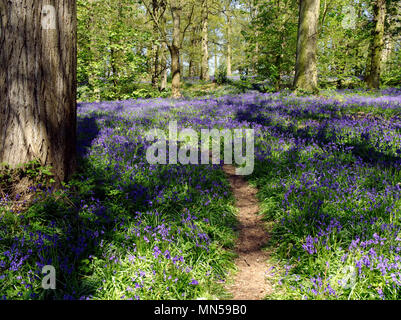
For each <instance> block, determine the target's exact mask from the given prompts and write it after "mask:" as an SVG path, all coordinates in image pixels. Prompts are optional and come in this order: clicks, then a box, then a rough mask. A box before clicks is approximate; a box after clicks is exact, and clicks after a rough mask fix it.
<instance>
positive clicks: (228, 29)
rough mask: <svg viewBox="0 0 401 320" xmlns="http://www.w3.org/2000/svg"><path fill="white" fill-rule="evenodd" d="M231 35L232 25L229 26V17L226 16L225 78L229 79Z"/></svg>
mask: <svg viewBox="0 0 401 320" xmlns="http://www.w3.org/2000/svg"><path fill="white" fill-rule="evenodd" d="M231 35H232V25H231V17H230V16H229V15H228V16H227V76H228V77H231V75H232V71H231V59H232V44H231Z"/></svg>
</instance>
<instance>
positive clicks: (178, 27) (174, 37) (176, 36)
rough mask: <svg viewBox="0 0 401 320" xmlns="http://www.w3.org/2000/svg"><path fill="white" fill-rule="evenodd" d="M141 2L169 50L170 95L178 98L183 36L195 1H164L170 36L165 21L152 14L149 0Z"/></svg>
mask: <svg viewBox="0 0 401 320" xmlns="http://www.w3.org/2000/svg"><path fill="white" fill-rule="evenodd" d="M142 3H143V4H144V5H145V7H146V9H147V10H148V13H149V14H150V18H151V19H152V21H153V22H154V23H155V25H156V26H157V28H158V29H159V32H160V36H161V37H162V41H163V42H164V43H165V44H166V45H167V48H168V50H169V51H170V56H171V77H172V80H171V88H172V97H173V98H180V97H181V89H180V87H181V72H182V67H181V61H180V56H181V49H182V44H183V41H184V38H185V34H186V32H187V30H188V28H189V27H190V25H191V23H192V17H193V14H194V9H195V3H194V2H193V1H192V0H166V2H165V3H166V5H167V7H168V8H169V11H170V13H171V20H172V30H170V34H171V38H170V37H169V36H168V32H167V30H166V28H167V26H166V24H165V23H163V20H162V19H161V17H157V16H155V15H154V14H153V10H152V9H151V3H150V0H142ZM184 11H185V13H186V14H185V18H186V24H185V26H184V27H183V28H182V23H181V21H182V18H183V12H184ZM169 38H170V39H169Z"/></svg>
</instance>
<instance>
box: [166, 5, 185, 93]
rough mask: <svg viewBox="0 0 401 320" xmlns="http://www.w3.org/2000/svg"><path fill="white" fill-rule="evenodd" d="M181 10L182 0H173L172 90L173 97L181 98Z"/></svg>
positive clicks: (170, 48)
mask: <svg viewBox="0 0 401 320" xmlns="http://www.w3.org/2000/svg"><path fill="white" fill-rule="evenodd" d="M181 12H182V7H181V3H180V0H171V15H172V17H173V41H172V44H171V45H170V46H169V50H170V54H171V73H172V81H171V91H172V97H173V98H181V91H180V87H181V66H180V46H181V43H180V35H181Z"/></svg>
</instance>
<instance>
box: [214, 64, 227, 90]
mask: <svg viewBox="0 0 401 320" xmlns="http://www.w3.org/2000/svg"><path fill="white" fill-rule="evenodd" d="M228 81H229V80H228V78H227V66H226V65H225V64H221V65H219V68H218V71H217V75H216V83H217V84H219V85H222V84H225V83H228Z"/></svg>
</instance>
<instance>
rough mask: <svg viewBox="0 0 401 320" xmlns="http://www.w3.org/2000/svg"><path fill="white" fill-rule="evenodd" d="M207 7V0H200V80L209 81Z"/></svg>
mask: <svg viewBox="0 0 401 320" xmlns="http://www.w3.org/2000/svg"><path fill="white" fill-rule="evenodd" d="M208 11H209V7H208V1H207V0H203V2H202V65H201V80H205V81H209V80H210V76H209V49H208V41H209V40H208V34H209V12H208Z"/></svg>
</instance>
